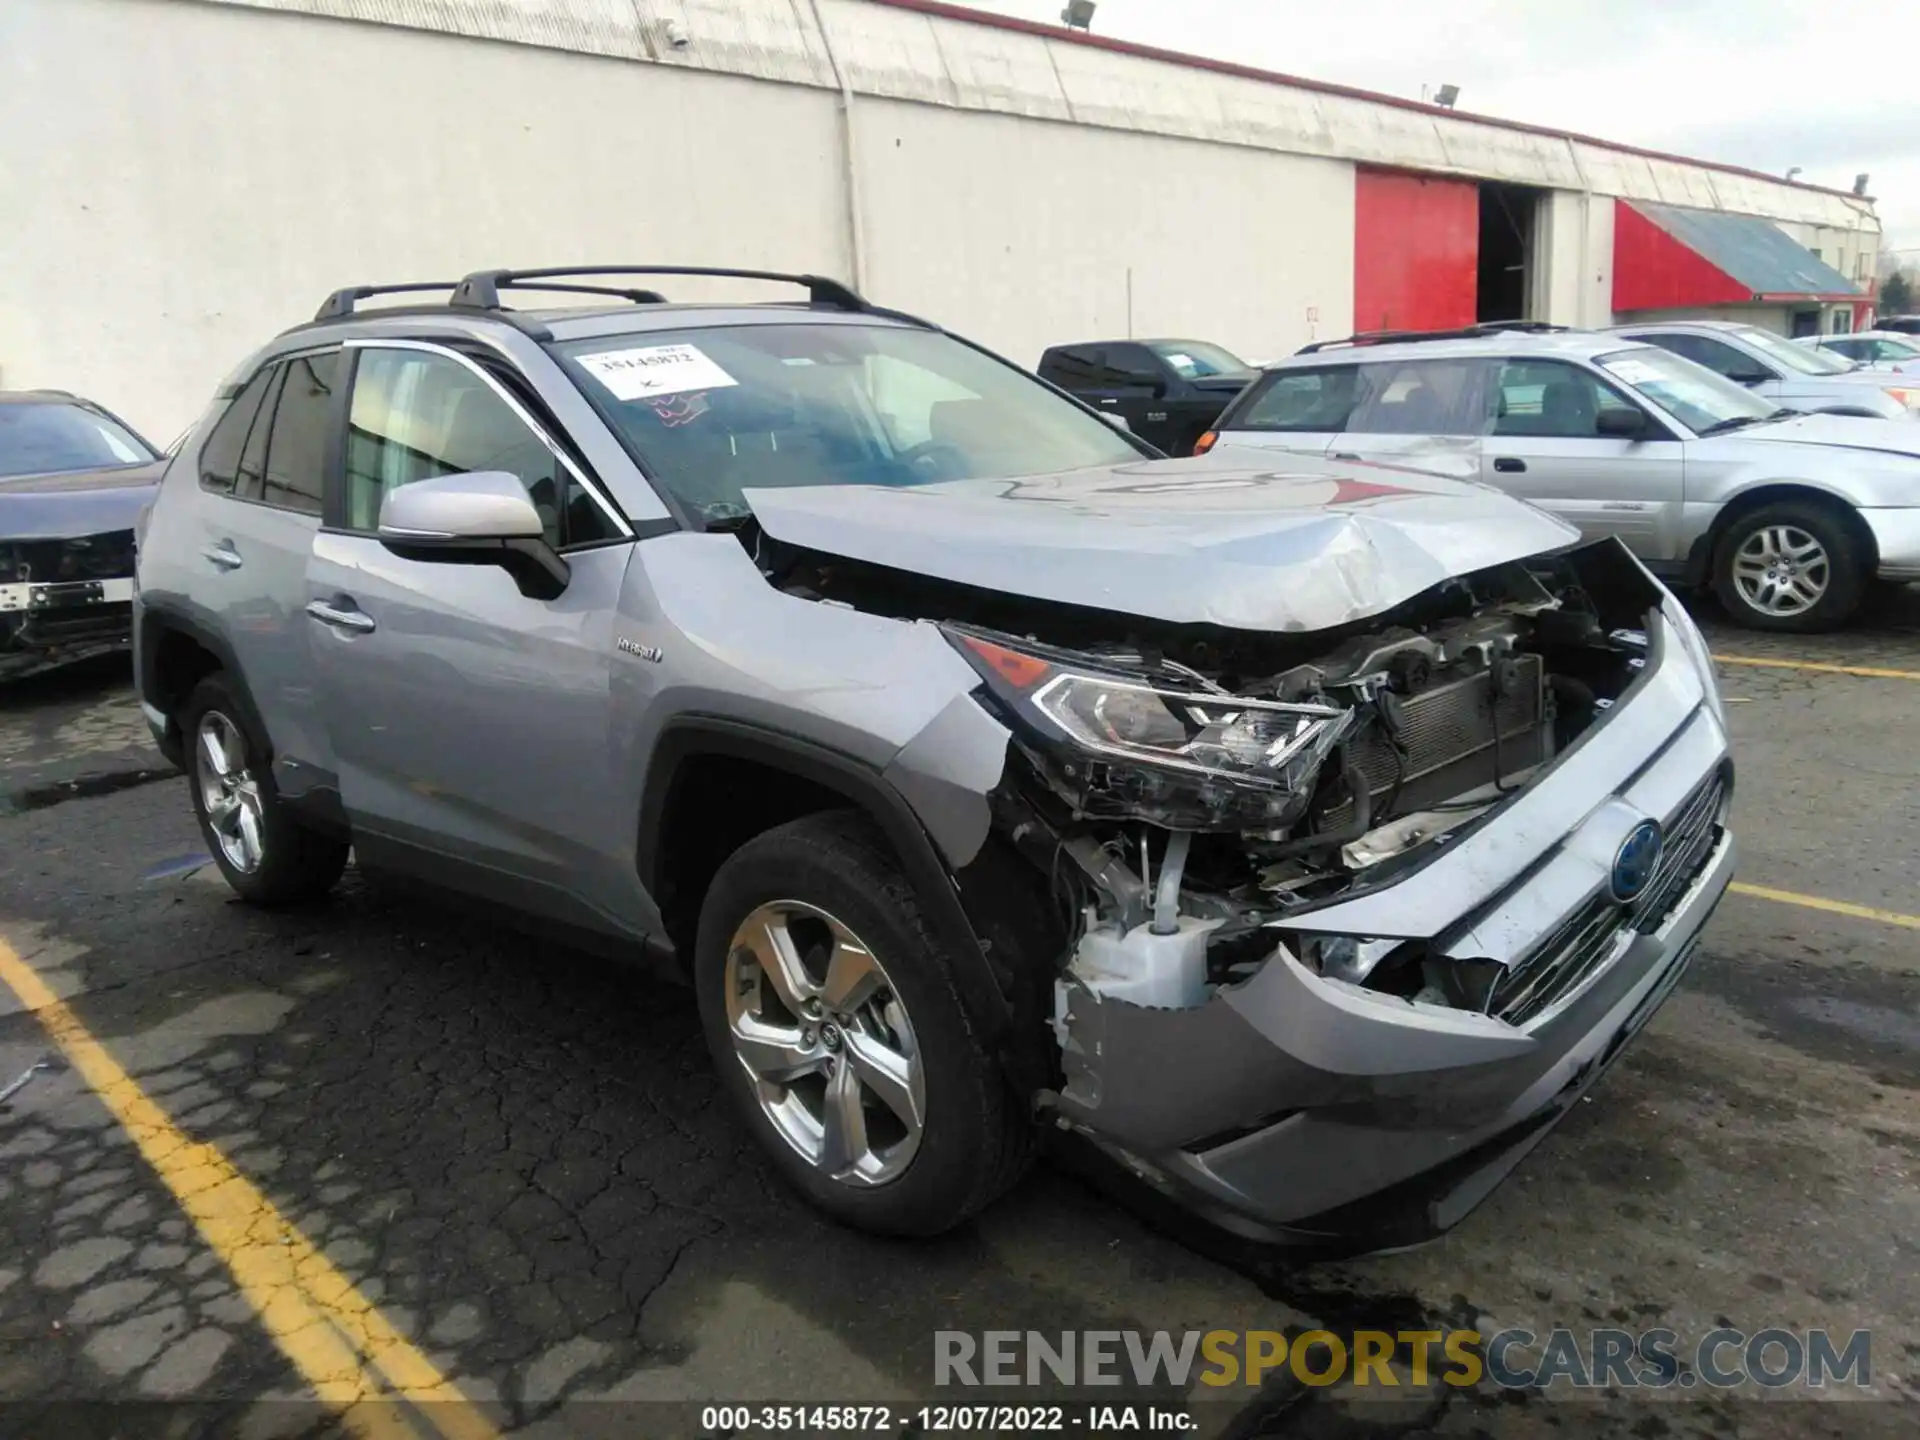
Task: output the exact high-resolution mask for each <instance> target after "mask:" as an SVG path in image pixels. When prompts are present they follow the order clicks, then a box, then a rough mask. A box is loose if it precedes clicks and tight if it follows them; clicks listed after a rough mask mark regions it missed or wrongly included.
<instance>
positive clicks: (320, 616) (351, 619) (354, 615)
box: [307, 600, 373, 635]
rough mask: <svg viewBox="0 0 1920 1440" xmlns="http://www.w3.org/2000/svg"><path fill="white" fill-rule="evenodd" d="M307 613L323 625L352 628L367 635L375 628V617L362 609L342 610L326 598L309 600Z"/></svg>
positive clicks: (344, 628) (355, 631)
mask: <svg viewBox="0 0 1920 1440" xmlns="http://www.w3.org/2000/svg"><path fill="white" fill-rule="evenodd" d="M307 614H309V615H311V616H312V617H313V618H314V619H316V620H318V621H319V622H320V623H321V624H322V625H331V626H333V628H334V629H336V630H350V631H352V632H353V633H354V634H356V635H365V634H366V633H367V632H368V631H370V630H372V629H373V617H372V616H371V615H369V614H367V612H366V611H364V610H360V609H353V610H342V609H341V608H340V607H339V606H337V605H331V604H329V603H328V602H326V601H325V600H309V601H308V602H307Z"/></svg>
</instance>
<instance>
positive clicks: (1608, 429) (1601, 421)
mask: <svg viewBox="0 0 1920 1440" xmlns="http://www.w3.org/2000/svg"><path fill="white" fill-rule="evenodd" d="M1593 433H1594V434H1595V435H1598V436H1600V437H1601V438H1603V439H1607V440H1641V439H1644V438H1645V437H1646V434H1647V417H1646V415H1645V413H1644V412H1642V411H1639V410H1631V409H1625V408H1621V407H1618V406H1610V407H1608V408H1607V409H1605V410H1602V411H1600V413H1599V414H1597V415H1595V416H1594V417H1593Z"/></svg>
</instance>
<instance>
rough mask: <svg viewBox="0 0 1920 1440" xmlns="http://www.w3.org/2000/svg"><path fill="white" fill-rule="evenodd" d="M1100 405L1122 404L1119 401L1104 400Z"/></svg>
mask: <svg viewBox="0 0 1920 1440" xmlns="http://www.w3.org/2000/svg"><path fill="white" fill-rule="evenodd" d="M1100 403H1101V404H1102V405H1118V404H1119V403H1120V402H1119V401H1118V400H1102V401H1101V402H1100Z"/></svg>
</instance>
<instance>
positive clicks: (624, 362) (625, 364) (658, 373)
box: [579, 345, 740, 400]
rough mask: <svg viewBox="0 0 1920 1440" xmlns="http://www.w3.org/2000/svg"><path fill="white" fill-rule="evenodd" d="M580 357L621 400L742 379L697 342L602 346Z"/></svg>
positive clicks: (711, 387)
mask: <svg viewBox="0 0 1920 1440" xmlns="http://www.w3.org/2000/svg"><path fill="white" fill-rule="evenodd" d="M579 358H580V363H581V365H582V366H584V367H585V368H586V371H587V373H588V374H589V375H591V376H593V378H594V379H596V380H598V381H599V382H600V383H601V384H602V385H604V386H606V387H607V389H609V390H611V391H612V392H613V394H614V396H615V398H616V399H620V400H644V399H646V398H647V397H649V396H652V395H678V394H680V393H681V392H682V391H686V390H718V389H720V388H722V387H723V386H727V385H737V384H739V383H740V382H739V381H737V380H735V379H734V378H733V377H732V376H731V375H729V374H727V372H726V371H724V370H722V369H721V368H720V367H719V366H718V365H716V364H714V362H713V360H712V359H711V357H709V356H708V355H707V353H706V352H705V351H704V350H702V349H700V347H699V346H697V345H642V346H638V347H636V348H634V349H631V350H602V351H600V352H598V353H597V354H593V355H582V356H580V357H579Z"/></svg>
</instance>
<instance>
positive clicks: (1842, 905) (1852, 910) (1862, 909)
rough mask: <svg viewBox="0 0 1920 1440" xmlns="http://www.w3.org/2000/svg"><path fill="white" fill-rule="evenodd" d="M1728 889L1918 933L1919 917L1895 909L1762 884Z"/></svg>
mask: <svg viewBox="0 0 1920 1440" xmlns="http://www.w3.org/2000/svg"><path fill="white" fill-rule="evenodd" d="M1729 888H1730V889H1732V890H1733V892H1734V893H1735V894H1737V895H1751V896H1752V897H1753V898H1754V899H1756V900H1771V901H1773V902H1774V903H1775V904H1777V905H1798V906H1800V908H1801V909H1803V910H1825V911H1826V912H1827V913H1828V914H1830V915H1851V916H1852V917H1853V918H1854V919H1856V920H1877V921H1879V922H1880V923H1881V924H1882V925H1900V926H1904V927H1905V928H1907V929H1908V930H1920V915H1902V914H1901V913H1900V912H1899V911H1898V910H1875V909H1874V908H1873V907H1872V906H1871V905H1854V904H1851V903H1849V902H1848V901H1845V900H1823V899H1821V898H1820V897H1819V896H1818V895H1796V894H1795V893H1794V892H1793V891H1791V890H1772V889H1769V888H1768V887H1767V886H1765V885H1747V884H1744V883H1743V882H1741V881H1739V880H1736V881H1734V882H1733V884H1732V885H1731V886H1730V887H1729Z"/></svg>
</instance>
